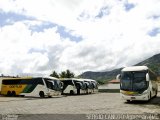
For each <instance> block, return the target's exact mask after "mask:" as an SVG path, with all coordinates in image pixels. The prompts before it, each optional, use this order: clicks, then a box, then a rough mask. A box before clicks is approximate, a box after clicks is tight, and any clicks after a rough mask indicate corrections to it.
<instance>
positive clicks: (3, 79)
mask: <svg viewBox="0 0 160 120" xmlns="http://www.w3.org/2000/svg"><path fill="white" fill-rule="evenodd" d="M32 78H48V79H56V80H59V79H58V78H55V77H50V76H45V77H17V78H3V80H6V79H7V80H15V79H32Z"/></svg>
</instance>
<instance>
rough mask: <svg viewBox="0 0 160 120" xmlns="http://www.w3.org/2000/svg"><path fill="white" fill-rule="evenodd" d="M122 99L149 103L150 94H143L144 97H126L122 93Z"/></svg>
mask: <svg viewBox="0 0 160 120" xmlns="http://www.w3.org/2000/svg"><path fill="white" fill-rule="evenodd" d="M121 98H122V99H124V100H131V101H133V100H144V101H147V100H148V99H149V97H148V94H142V95H124V94H122V93H121Z"/></svg>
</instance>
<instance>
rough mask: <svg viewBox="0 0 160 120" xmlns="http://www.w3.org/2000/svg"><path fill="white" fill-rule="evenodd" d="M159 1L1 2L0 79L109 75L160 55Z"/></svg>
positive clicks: (24, 0) (58, 0) (19, 0)
mask: <svg viewBox="0 0 160 120" xmlns="http://www.w3.org/2000/svg"><path fill="white" fill-rule="evenodd" d="M159 6H160V0H0V42H1V43H0V74H2V73H3V74H5V75H22V74H50V73H51V72H52V71H53V70H56V71H57V72H61V71H63V70H66V69H70V70H71V71H73V72H75V73H76V74H77V75H78V74H81V73H82V72H85V71H108V70H112V69H114V68H119V67H124V66H130V65H134V64H136V63H138V62H140V61H142V60H144V59H146V58H148V57H151V56H153V55H154V54H157V53H160V7H159Z"/></svg>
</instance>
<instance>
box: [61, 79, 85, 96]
mask: <svg viewBox="0 0 160 120" xmlns="http://www.w3.org/2000/svg"><path fill="white" fill-rule="evenodd" d="M61 81H62V82H63V88H62V94H71V95H73V94H77V95H79V94H86V93H87V91H86V84H85V82H84V80H82V79H76V78H63V79H61Z"/></svg>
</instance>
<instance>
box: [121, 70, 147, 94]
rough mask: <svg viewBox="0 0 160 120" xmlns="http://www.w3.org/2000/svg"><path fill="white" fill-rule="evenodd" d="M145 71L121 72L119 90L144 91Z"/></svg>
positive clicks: (145, 87)
mask: <svg viewBox="0 0 160 120" xmlns="http://www.w3.org/2000/svg"><path fill="white" fill-rule="evenodd" d="M146 73H147V72H146V71H126V72H122V74H121V81H120V83H121V84H120V87H121V90H127V91H137V92H140V91H144V90H146V89H147V88H148V82H147V81H146Z"/></svg>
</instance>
